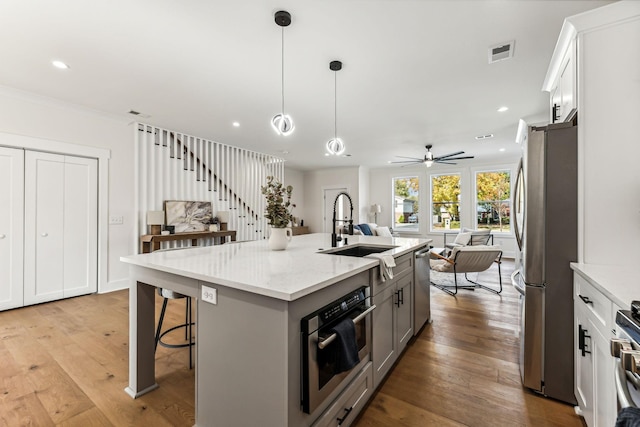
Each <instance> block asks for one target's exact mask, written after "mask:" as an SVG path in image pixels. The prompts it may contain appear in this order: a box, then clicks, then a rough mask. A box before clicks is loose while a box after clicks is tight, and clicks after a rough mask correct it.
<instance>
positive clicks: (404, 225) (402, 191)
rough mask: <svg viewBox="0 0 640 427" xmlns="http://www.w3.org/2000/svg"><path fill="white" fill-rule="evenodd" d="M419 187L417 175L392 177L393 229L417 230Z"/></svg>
mask: <svg viewBox="0 0 640 427" xmlns="http://www.w3.org/2000/svg"><path fill="white" fill-rule="evenodd" d="M419 188H420V186H419V182H418V177H417V176H410V177H403V178H394V179H393V230H394V231H400V232H402V231H418V221H419V219H420V210H419V197H418V196H419V194H420V193H419Z"/></svg>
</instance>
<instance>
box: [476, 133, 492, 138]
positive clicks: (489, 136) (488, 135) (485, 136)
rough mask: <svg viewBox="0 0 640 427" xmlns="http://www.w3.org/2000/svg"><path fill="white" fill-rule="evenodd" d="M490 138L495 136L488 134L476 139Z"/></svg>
mask: <svg viewBox="0 0 640 427" xmlns="http://www.w3.org/2000/svg"><path fill="white" fill-rule="evenodd" d="M488 138H493V134H492V133H488V134H486V135H478V136H476V139H488Z"/></svg>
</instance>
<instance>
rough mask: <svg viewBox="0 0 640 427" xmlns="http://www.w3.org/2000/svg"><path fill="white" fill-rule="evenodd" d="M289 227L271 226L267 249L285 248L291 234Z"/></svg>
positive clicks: (279, 249)
mask: <svg viewBox="0 0 640 427" xmlns="http://www.w3.org/2000/svg"><path fill="white" fill-rule="evenodd" d="M292 235H293V234H292V232H291V228H289V227H286V228H275V227H271V234H270V235H269V249H271V250H272V251H282V250H284V249H286V248H287V245H288V244H289V242H290V241H291V236H292Z"/></svg>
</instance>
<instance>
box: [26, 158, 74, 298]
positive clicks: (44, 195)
mask: <svg viewBox="0 0 640 427" xmlns="http://www.w3.org/2000/svg"><path fill="white" fill-rule="evenodd" d="M63 212H64V156H61V155H56V154H48V153H38V152H33V151H27V152H26V153H25V260H24V261H25V274H24V303H25V304H36V303H39V302H44V301H51V300H54V299H60V298H62V297H63V291H62V289H63V283H64V282H63V280H64V267H63V266H64V264H63V263H64V254H63V251H62V248H63V244H64V239H63V231H64V230H63V223H64V213H63Z"/></svg>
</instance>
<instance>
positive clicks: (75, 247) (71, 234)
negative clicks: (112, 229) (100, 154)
mask: <svg viewBox="0 0 640 427" xmlns="http://www.w3.org/2000/svg"><path fill="white" fill-rule="evenodd" d="M63 229H64V234H63V240H64V256H63V258H64V285H63V294H64V297H65V298H66V297H72V296H76V295H84V294H88V293H92V292H96V291H97V290H98V235H97V230H98V161H97V160H96V159H85V158H81V157H71V156H65V169H64V225H63Z"/></svg>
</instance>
